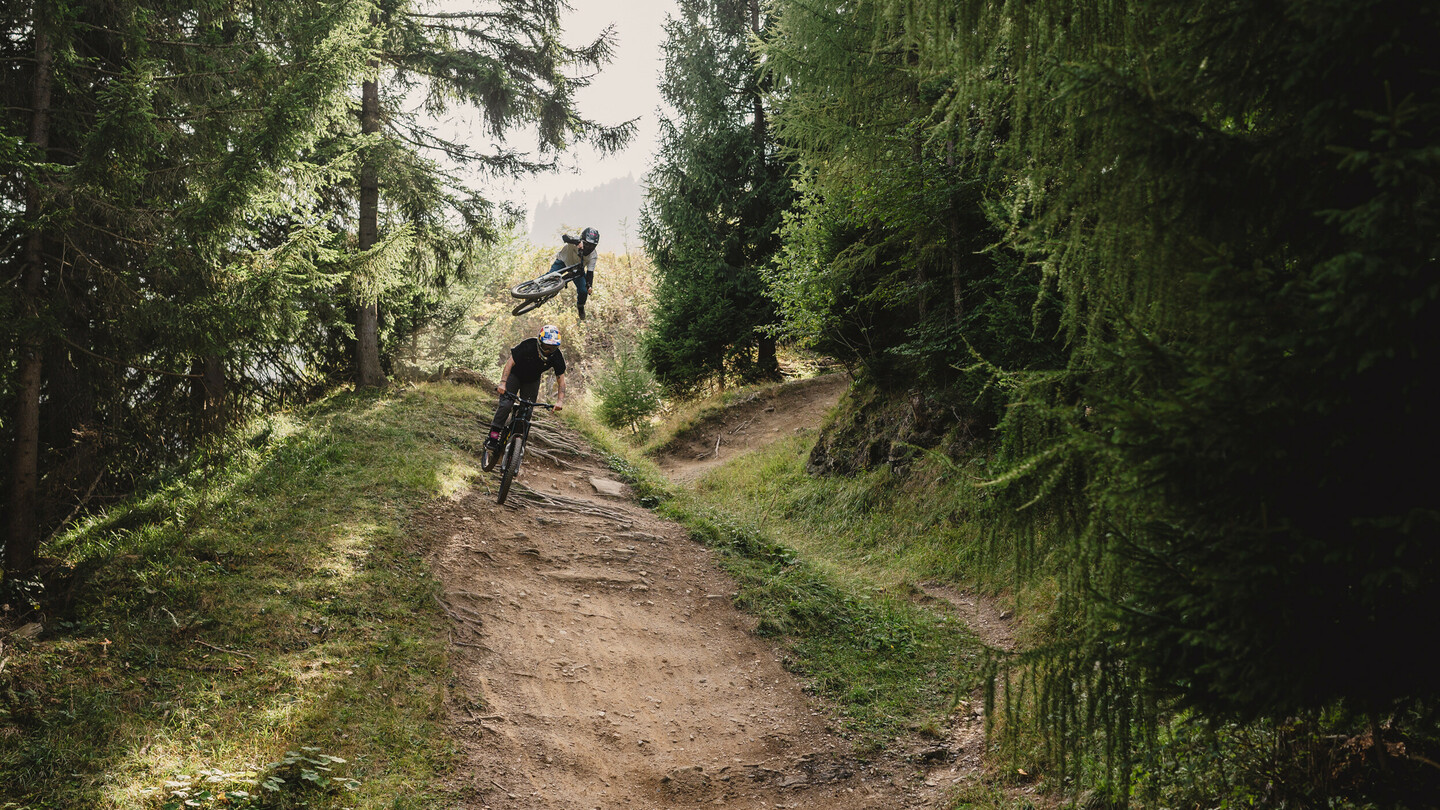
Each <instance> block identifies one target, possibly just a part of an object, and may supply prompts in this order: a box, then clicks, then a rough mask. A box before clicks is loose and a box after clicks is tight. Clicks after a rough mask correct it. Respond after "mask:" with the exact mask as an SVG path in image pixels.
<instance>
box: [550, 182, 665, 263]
mask: <svg viewBox="0 0 1440 810" xmlns="http://www.w3.org/2000/svg"><path fill="white" fill-rule="evenodd" d="M642 196H643V194H642V192H641V189H640V184H639V183H638V182H636V181H635V178H634V176H628V177H622V178H619V179H617V180H611V181H610V182H608V183H604V184H601V185H600V186H597V187H596V188H592V189H587V190H584V191H572V192H570V193H569V194H566V195H565V196H564V197H561V198H560V199H559V200H554V201H551V200H541V201H540V204H539V205H537V206H535V217H534V219H533V224H532V226H531V228H530V241H532V242H535V243H536V244H542V245H543V244H549V243H551V242H556V243H558V242H559V241H560V233H561V232H562V231H568V232H570V233H572V234H578V233H579V231H580V229H581V228H584V227H587V226H589V227H593V228H598V229H599V230H600V249H601V250H605V251H612V250H613V251H621V250H623V249H624V248H623V245H624V235H625V234H626V233H628V234H629V241H630V246H631V247H639V238H638V234H639V232H640V202H641V198H642ZM622 222H623V223H624V227H623V228H622V226H621V223H622Z"/></svg>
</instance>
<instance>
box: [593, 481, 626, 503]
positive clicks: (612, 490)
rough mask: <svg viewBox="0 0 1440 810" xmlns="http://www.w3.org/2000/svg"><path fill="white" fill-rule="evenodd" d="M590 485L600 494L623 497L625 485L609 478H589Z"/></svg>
mask: <svg viewBox="0 0 1440 810" xmlns="http://www.w3.org/2000/svg"><path fill="white" fill-rule="evenodd" d="M590 486H592V487H594V488H595V491H596V492H598V493H600V494H601V495H609V496H611V497H613V498H623V497H625V485H624V484H622V483H620V482H619V481H612V480H610V479H609V478H591V479H590Z"/></svg>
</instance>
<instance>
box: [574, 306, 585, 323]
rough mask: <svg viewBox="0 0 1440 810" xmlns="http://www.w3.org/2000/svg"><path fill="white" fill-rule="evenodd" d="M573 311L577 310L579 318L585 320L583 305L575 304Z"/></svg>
mask: <svg viewBox="0 0 1440 810" xmlns="http://www.w3.org/2000/svg"><path fill="white" fill-rule="evenodd" d="M575 311H576V312H578V313H580V320H582V321H583V320H585V307H584V306H582V305H576V307H575Z"/></svg>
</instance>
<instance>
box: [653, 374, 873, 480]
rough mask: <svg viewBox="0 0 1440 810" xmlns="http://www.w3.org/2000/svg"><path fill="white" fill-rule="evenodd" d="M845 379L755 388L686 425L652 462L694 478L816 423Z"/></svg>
mask: <svg viewBox="0 0 1440 810" xmlns="http://www.w3.org/2000/svg"><path fill="white" fill-rule="evenodd" d="M849 385H850V377H849V375H846V374H826V375H823V376H820V377H812V378H810V379H807V380H797V381H795V382H790V383H785V384H784V385H777V386H774V387H772V388H769V389H765V390H762V391H757V392H755V393H753V394H751V395H750V396H749V398H748V399H744V400H741V401H740V402H736V403H733V404H731V405H730V406H729V407H727V408H726V409H725V410H724V411H722V412H720V413H717V414H713V415H711V416H709V417H706V418H705V419H702V420H701V421H700V423H699V424H697V425H695V426H693V427H691V428H690V429H689V430H687V431H685V433H684V435H683V436H681V437H678V438H677V439H675V440H674V441H672V442H671V443H670V445H669V446H667V447H666V448H664V450H663V454H662V455H661V456H660V457H659V458H658V459H657V462H658V463H659V465H660V469H662V470H664V471H665V474H666V475H667V476H669V477H670V479H671V480H673V481H678V482H681V483H688V482H691V481H694V480H695V479H696V478H699V477H700V476H701V475H704V474H705V472H706V471H707V470H709V469H711V468H712V467H718V466H720V465H721V464H725V463H727V462H729V461H732V460H734V459H735V458H738V457H739V456H742V455H744V454H745V453H748V452H750V451H752V450H757V449H759V448H761V447H764V446H766V445H768V444H770V443H771V442H773V441H776V440H777V439H782V438H785V437H786V436H790V435H793V434H795V433H796V432H797V431H801V430H806V429H810V428H816V427H819V426H820V421H821V420H822V419H823V418H824V417H825V414H826V413H827V412H828V411H829V410H830V409H831V408H833V407H835V403H836V402H839V401H840V396H841V395H842V394H844V393H845V389H846V388H848V387H849Z"/></svg>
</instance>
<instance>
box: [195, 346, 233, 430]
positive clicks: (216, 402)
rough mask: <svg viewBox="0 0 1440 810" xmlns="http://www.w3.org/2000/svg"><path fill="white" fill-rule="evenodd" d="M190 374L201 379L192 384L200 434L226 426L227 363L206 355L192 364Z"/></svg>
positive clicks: (215, 356) (216, 357)
mask: <svg viewBox="0 0 1440 810" xmlns="http://www.w3.org/2000/svg"><path fill="white" fill-rule="evenodd" d="M190 373H191V374H193V375H196V376H197V377H198V378H199V379H193V380H191V382H190V402H191V407H193V408H194V409H195V410H194V413H195V414H196V416H197V418H198V419H199V428H200V432H201V433H205V434H208V433H212V432H214V431H216V430H218V429H220V428H221V427H222V426H223V425H224V424H225V363H224V361H222V360H221V359H220V357H218V356H217V355H213V354H210V355H206V356H205V357H203V358H201V359H199V360H196V361H194V362H193V363H191V364H190Z"/></svg>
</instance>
